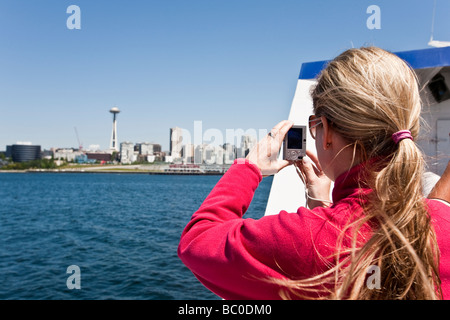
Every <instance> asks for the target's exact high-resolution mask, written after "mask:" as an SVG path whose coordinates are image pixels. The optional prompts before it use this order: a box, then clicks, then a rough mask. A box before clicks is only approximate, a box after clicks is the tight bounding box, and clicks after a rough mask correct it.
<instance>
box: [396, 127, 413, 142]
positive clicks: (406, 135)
mask: <svg viewBox="0 0 450 320" xmlns="http://www.w3.org/2000/svg"><path fill="white" fill-rule="evenodd" d="M403 139H411V140H414V139H413V136H412V135H411V131H409V130H400V131H397V132H396V133H394V134H393V135H392V140H394V142H395V144H398V143H399V142H400V141H402V140H403Z"/></svg>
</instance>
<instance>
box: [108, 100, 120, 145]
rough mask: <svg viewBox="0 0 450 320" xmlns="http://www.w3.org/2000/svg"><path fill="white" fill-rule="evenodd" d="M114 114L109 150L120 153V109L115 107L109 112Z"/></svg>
mask: <svg viewBox="0 0 450 320" xmlns="http://www.w3.org/2000/svg"><path fill="white" fill-rule="evenodd" d="M109 112H111V113H112V114H113V126H112V133H111V142H110V144H109V148H110V149H111V150H114V151H119V145H118V143H117V114H118V113H119V112H120V110H119V108H117V107H113V108H111V110H109Z"/></svg>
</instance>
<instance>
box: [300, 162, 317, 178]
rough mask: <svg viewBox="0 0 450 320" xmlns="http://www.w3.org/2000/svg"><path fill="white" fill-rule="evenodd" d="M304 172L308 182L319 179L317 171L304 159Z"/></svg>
mask: <svg viewBox="0 0 450 320" xmlns="http://www.w3.org/2000/svg"><path fill="white" fill-rule="evenodd" d="M302 172H303V174H304V175H305V177H306V179H307V181H312V180H314V179H316V178H317V169H316V168H315V167H314V166H313V164H312V162H311V161H310V160H309V159H308V158H303V160H302Z"/></svg>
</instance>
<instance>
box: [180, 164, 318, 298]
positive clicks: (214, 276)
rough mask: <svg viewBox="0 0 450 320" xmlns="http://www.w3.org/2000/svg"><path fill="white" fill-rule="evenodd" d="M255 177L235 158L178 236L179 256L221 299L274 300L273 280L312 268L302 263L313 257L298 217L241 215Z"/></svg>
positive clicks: (307, 234) (255, 171) (309, 236)
mask: <svg viewBox="0 0 450 320" xmlns="http://www.w3.org/2000/svg"><path fill="white" fill-rule="evenodd" d="M261 179H262V176H261V173H260V171H259V169H258V168H257V167H256V166H255V165H253V164H251V163H248V162H245V163H243V161H241V162H239V161H238V162H235V164H233V165H232V166H231V167H230V169H229V170H228V171H227V172H226V173H225V174H224V176H223V177H222V178H221V179H220V180H219V182H218V183H217V185H216V186H215V187H214V188H213V190H212V191H211V193H210V194H209V195H208V197H207V198H206V199H205V201H204V202H203V204H202V205H201V206H200V208H199V209H198V211H197V212H195V213H194V215H193V216H192V218H191V220H190V222H189V223H188V224H187V226H186V227H185V229H184V231H183V233H182V235H181V240H180V243H179V247H178V255H179V257H180V259H181V260H182V261H183V263H184V264H185V265H186V266H187V267H188V268H189V269H190V270H191V271H192V272H193V273H194V275H195V276H196V277H197V278H198V279H199V280H200V281H201V282H202V283H203V284H204V285H205V286H206V287H207V288H209V289H210V290H211V291H213V292H214V293H216V294H217V295H219V296H220V297H222V298H224V299H260V300H264V299H280V289H281V288H280V287H279V286H278V285H276V284H274V282H273V281H271V280H273V278H277V279H280V278H286V277H289V275H291V274H295V275H296V276H298V275H300V274H302V273H303V272H305V274H311V272H312V270H309V269H308V268H311V264H310V263H309V264H307V265H309V267H305V265H303V266H302V261H309V262H310V261H311V260H312V258H313V255H314V249H313V245H312V241H313V240H312V234H313V233H314V231H312V230H311V229H310V228H298V225H299V224H301V223H302V221H301V219H302V215H299V214H297V213H293V214H288V213H287V212H284V211H282V212H281V213H280V214H277V215H271V216H265V217H263V218H261V219H258V220H253V219H243V218H242V216H243V215H244V213H245V211H246V210H247V208H248V207H249V205H250V202H251V200H252V198H253V195H254V192H255V190H256V188H257V187H258V185H259V183H260V181H261ZM313 219H315V218H313ZM317 222H318V223H316V224H315V225H316V227H319V228H321V226H322V227H323V226H324V224H323V219H321V218H318V220H317ZM316 231H317V230H316ZM299 239H303V240H301V241H299ZM302 241H304V242H305V244H302Z"/></svg>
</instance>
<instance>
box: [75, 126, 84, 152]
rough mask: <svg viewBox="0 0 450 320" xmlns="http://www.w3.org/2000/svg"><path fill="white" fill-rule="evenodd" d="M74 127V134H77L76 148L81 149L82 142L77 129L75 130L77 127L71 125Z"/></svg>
mask: <svg viewBox="0 0 450 320" xmlns="http://www.w3.org/2000/svg"><path fill="white" fill-rule="evenodd" d="M73 128H74V129H75V134H76V135H77V140H78V150H80V151H81V150H83V144H82V143H81V142H80V137H79V136H78V131H77V127H73Z"/></svg>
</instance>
